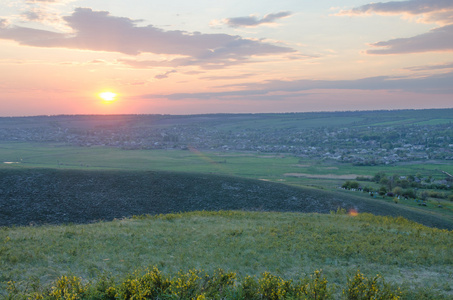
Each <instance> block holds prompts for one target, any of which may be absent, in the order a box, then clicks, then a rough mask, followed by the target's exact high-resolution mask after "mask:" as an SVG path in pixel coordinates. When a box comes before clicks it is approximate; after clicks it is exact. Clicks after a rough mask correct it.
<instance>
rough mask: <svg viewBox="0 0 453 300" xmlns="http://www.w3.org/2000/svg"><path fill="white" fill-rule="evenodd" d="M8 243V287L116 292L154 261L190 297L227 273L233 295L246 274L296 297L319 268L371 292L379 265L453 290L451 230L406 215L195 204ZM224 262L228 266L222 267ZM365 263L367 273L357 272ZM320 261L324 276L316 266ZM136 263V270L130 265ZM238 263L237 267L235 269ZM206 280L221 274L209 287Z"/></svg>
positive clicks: (139, 284)
mask: <svg viewBox="0 0 453 300" xmlns="http://www.w3.org/2000/svg"><path fill="white" fill-rule="evenodd" d="M0 249H1V250H0V251H1V255H0V264H1V266H2V273H1V275H0V290H1V291H2V295H6V294H7V293H8V282H14V285H13V287H14V288H13V287H12V286H11V283H10V285H9V286H10V291H11V289H13V290H17V291H18V293H19V292H20V293H23V292H27V291H28V292H30V293H34V292H38V293H41V294H42V295H47V296H51V295H50V293H54V295H60V294H58V293H60V292H58V290H60V291H63V290H64V288H63V287H65V286H66V287H68V288H67V289H66V290H68V289H69V290H72V291H86V290H92V289H94V288H95V289H97V287H99V286H100V285H101V286H104V290H103V291H104V292H105V293H107V292H108V290H109V289H108V287H113V288H114V290H112V289H110V292H113V291H114V292H115V295H116V293H118V295H125V293H126V291H133V290H135V291H136V292H137V293H139V292H140V291H142V292H143V293H148V292H146V288H145V286H146V284H148V283H147V282H149V281H150V280H154V279H152V278H154V277H155V276H157V275H158V273H156V272H155V273H153V270H154V269H153V267H154V266H155V267H157V268H158V269H159V270H160V271H161V272H162V274H167V275H165V276H164V275H162V276H163V277H162V278H163V279H162V280H160V279H159V280H160V282H162V286H166V284H165V282H166V279H168V280H170V281H173V282H175V284H176V282H179V285H173V283H172V284H171V285H172V286H173V288H171V289H170V287H168V286H167V287H166V288H165V290H166V293H167V292H168V293H169V291H172V292H174V293H178V295H182V294H181V293H186V292H187V293H188V294H185V295H186V296H183V297H182V299H189V298H191V297H192V296H187V295H194V294H189V290H190V291H198V292H197V295H201V294H202V293H204V292H207V291H208V290H210V291H212V292H213V293H217V292H219V291H222V293H223V292H227V291H226V289H223V288H221V289H219V288H215V286H219V285H220V282H227V281H228V280H232V282H234V284H233V285H232V286H231V287H232V290H230V292H231V293H233V294H231V295H236V294H234V293H239V292H245V291H243V290H241V287H243V286H244V284H245V283H247V284H248V285H246V286H248V287H249V288H248V289H249V291H251V292H250V293H252V294H257V295H264V293H266V295H268V296H266V297H268V298H264V299H277V298H272V297H274V296H275V295H274V294H273V293H274V292H275V293H277V291H278V290H281V291H283V290H285V291H286V292H285V295H288V297H289V295H290V293H292V291H294V288H296V287H298V288H299V289H300V288H301V287H302V286H306V285H307V284H309V283H310V282H312V283H313V282H314V281H313V280H315V279H316V278H318V279H317V280H319V281H317V282H318V286H320V285H321V284H324V283H323V282H324V278H325V279H326V282H328V284H327V283H326V287H327V289H326V291H329V293H328V294H332V295H334V298H336V299H338V298H340V297H343V296H341V295H342V294H343V292H345V293H348V294H350V295H359V294H357V293H358V292H359V291H363V293H362V292H360V293H362V294H360V295H369V294H367V293H368V292H366V290H372V289H373V286H375V287H376V288H379V289H381V288H383V289H384V290H385V288H384V287H385V285H383V283H384V281H381V278H380V277H376V274H380V275H379V276H382V277H383V278H386V280H385V282H391V283H392V287H391V289H390V291H393V292H395V291H397V289H396V286H399V287H400V288H401V291H402V292H403V296H404V295H409V296H407V297H406V298H407V299H423V298H420V297H418V296H414V295H418V293H420V292H422V291H425V292H426V293H427V295H430V297H431V298H434V299H442V297H444V298H446V299H447V298H448V297H451V295H452V294H451V292H452V288H453V286H452V285H451V283H452V282H453V281H452V278H451V276H452V275H451V274H453V268H452V266H453V252H452V251H453V250H452V249H453V232H452V231H447V230H439V229H434V228H429V227H425V226H422V225H420V224H417V223H414V222H411V221H408V220H406V219H404V218H393V217H378V216H373V215H371V214H358V215H356V216H353V215H350V214H348V213H347V212H346V211H345V210H339V211H338V212H332V214H325V215H322V214H300V213H263V212H233V211H220V212H191V213H183V214H165V215H156V216H137V217H134V218H130V219H121V220H115V221H113V222H101V223H94V224H85V225H60V226H39V227H3V228H2V229H1V230H0ZM147 268H148V270H147ZM219 268H220V269H222V270H223V271H221V272H220V273H216V272H217V270H218V269H219ZM358 268H360V274H363V276H362V275H360V274H359V275H360V276H359V275H357V269H358ZM320 269H322V270H323V271H322V273H319V274H318V275H319V277H317V276H318V275H315V274H316V273H315V271H317V270H320ZM133 270H138V271H137V272H138V273H135V274H132V275H128V274H130V273H131V272H132V271H133ZM181 270H186V271H184V272H181ZM187 270H192V271H193V272H195V273H193V272H192V273H191V272H188V271H187ZM197 270H198V271H197ZM148 271H150V272H151V273H149V272H148ZM232 272H234V273H235V274H236V275H235V276H227V274H231V273H232ZM147 273H149V274H148V275H147V276H145V277H143V276H144V274H147ZM153 274H154V275H153ZM191 274H192V275H191ZM193 274H195V275H196V276H195V275H193ZM206 274H207V275H208V277H206V276H205V275H206ZM215 274H217V275H215ZM221 274H223V275H222V276H226V277H222V276H221ZM428 274H429V276H427V275H428ZM63 276H65V277H63ZM153 276H154V277H153ZM248 276H249V277H250V279H247V277H248ZM357 276H358V277H357ZM74 277H75V278H76V279H74ZM198 277H199V278H200V279H198ZM220 277H222V278H224V279H222V280H220V279H219V278H220ZM356 277H357V278H356ZM214 278H217V279H214ZM228 278H230V279H228ZM354 278H355V279H354ZM155 280H157V279H155ZM207 281H209V282H212V284H213V285H212V286H210V287H209V288H208V286H209V284H207V283H206V282H207ZM58 282H59V283H58ZM215 282H217V283H215ZM191 285H192V287H193V289H192V288H189V286H191ZM52 286H53V287H54V288H52ZM69 286H70V287H71V288H69ZM177 286H179V287H180V288H177ZM203 287H204V288H205V289H204V290H203ZM312 287H313V285H312ZM349 288H351V290H350V291H349ZM394 288H395V289H394ZM310 289H311V288H307V290H310ZM307 290H305V291H307ZM354 290H356V291H357V293H356V292H354ZM264 291H266V292H264ZM104 292H103V293H104ZM46 293H47V294H46ZM77 293H79V292H77ZM121 293H124V294H121ZM127 293H129V292H127ZM140 293H141V292H140ZM190 293H192V292H190ZM222 295H224V294H222ZM271 295H274V296H271ZM280 295H282V294H280ZM396 295H398V294H396ZM433 295H440V296H439V297H437V296H435V297H434V296H433ZM60 296H61V295H60ZM60 296H58V297H60ZM205 296H207V295H205ZM184 297H187V298H184ZM222 297H223V296H222ZM225 297H230V296H225ZM231 297H232V298H231V299H239V298H234V297H233V296H231ZM348 297H349V296H348ZM351 297H352V296H351ZM120 298H121V297H120ZM207 298H209V297H207ZM212 298H215V297H212ZM308 298H309V299H310V297H308ZM13 299H14V298H13ZM18 299H20V298H18ZM38 299H39V298H38ZM49 299H55V298H49ZM76 299H77V298H76ZM92 299H96V298H92ZM104 299H107V298H104ZM121 299H129V298H121ZM247 299H248V298H247ZM278 299H282V298H281V297H280V298H278ZM311 299H313V298H311ZM318 299H319V298H318ZM349 299H369V298H364V297H362V298H360V297H359V296H357V297H356V298H349ZM383 299H385V298H383ZM425 299H426V298H425ZM428 299H429V298H428Z"/></svg>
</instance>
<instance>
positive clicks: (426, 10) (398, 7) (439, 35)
mask: <svg viewBox="0 0 453 300" xmlns="http://www.w3.org/2000/svg"><path fill="white" fill-rule="evenodd" d="M373 13H374V14H380V15H411V16H418V17H419V20H421V21H422V22H425V23H437V24H440V25H442V26H441V27H438V28H434V29H432V30H430V31H429V32H427V33H424V34H420V35H417V36H413V37H409V38H398V39H392V40H389V41H381V42H377V43H373V44H371V46H373V47H376V48H381V49H373V50H368V51H366V53H368V54H400V53H420V52H430V51H442V52H443V51H453V27H452V26H453V1H451V0H408V1H391V2H377V3H371V4H366V5H362V6H359V7H356V8H353V9H350V10H342V11H340V12H339V13H338V14H337V15H349V16H355V15H368V14H373Z"/></svg>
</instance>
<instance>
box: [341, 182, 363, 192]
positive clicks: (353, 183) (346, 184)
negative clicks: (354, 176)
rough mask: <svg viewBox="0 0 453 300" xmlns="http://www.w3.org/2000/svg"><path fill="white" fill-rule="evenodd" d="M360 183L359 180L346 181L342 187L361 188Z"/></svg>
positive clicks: (348, 188)
mask: <svg viewBox="0 0 453 300" xmlns="http://www.w3.org/2000/svg"><path fill="white" fill-rule="evenodd" d="M359 186H360V185H359V183H358V182H357V181H349V180H348V181H346V182H345V183H344V184H343V185H342V186H341V187H342V188H344V189H347V190H350V189H358V188H359Z"/></svg>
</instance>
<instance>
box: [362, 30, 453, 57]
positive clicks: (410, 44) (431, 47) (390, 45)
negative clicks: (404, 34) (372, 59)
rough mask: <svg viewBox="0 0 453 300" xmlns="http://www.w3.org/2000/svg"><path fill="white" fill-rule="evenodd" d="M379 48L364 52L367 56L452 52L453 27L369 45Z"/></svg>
mask: <svg viewBox="0 0 453 300" xmlns="http://www.w3.org/2000/svg"><path fill="white" fill-rule="evenodd" d="M371 46H373V47H377V48H381V49H375V50H368V51H366V53H367V54H400V53H419V52H429V51H453V25H447V26H444V27H439V28H435V29H432V30H430V31H429V32H427V33H424V34H420V35H417V36H414V37H410V38H399V39H393V40H389V41H385V42H378V43H374V44H371Z"/></svg>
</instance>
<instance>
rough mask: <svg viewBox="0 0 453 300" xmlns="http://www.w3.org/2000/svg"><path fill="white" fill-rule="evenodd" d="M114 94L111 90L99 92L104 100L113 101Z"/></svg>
mask: <svg viewBox="0 0 453 300" xmlns="http://www.w3.org/2000/svg"><path fill="white" fill-rule="evenodd" d="M116 96H117V95H116V94H115V93H112V92H103V93H100V94H99V97H101V98H102V99H103V100H104V101H114V100H115V99H116Z"/></svg>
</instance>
